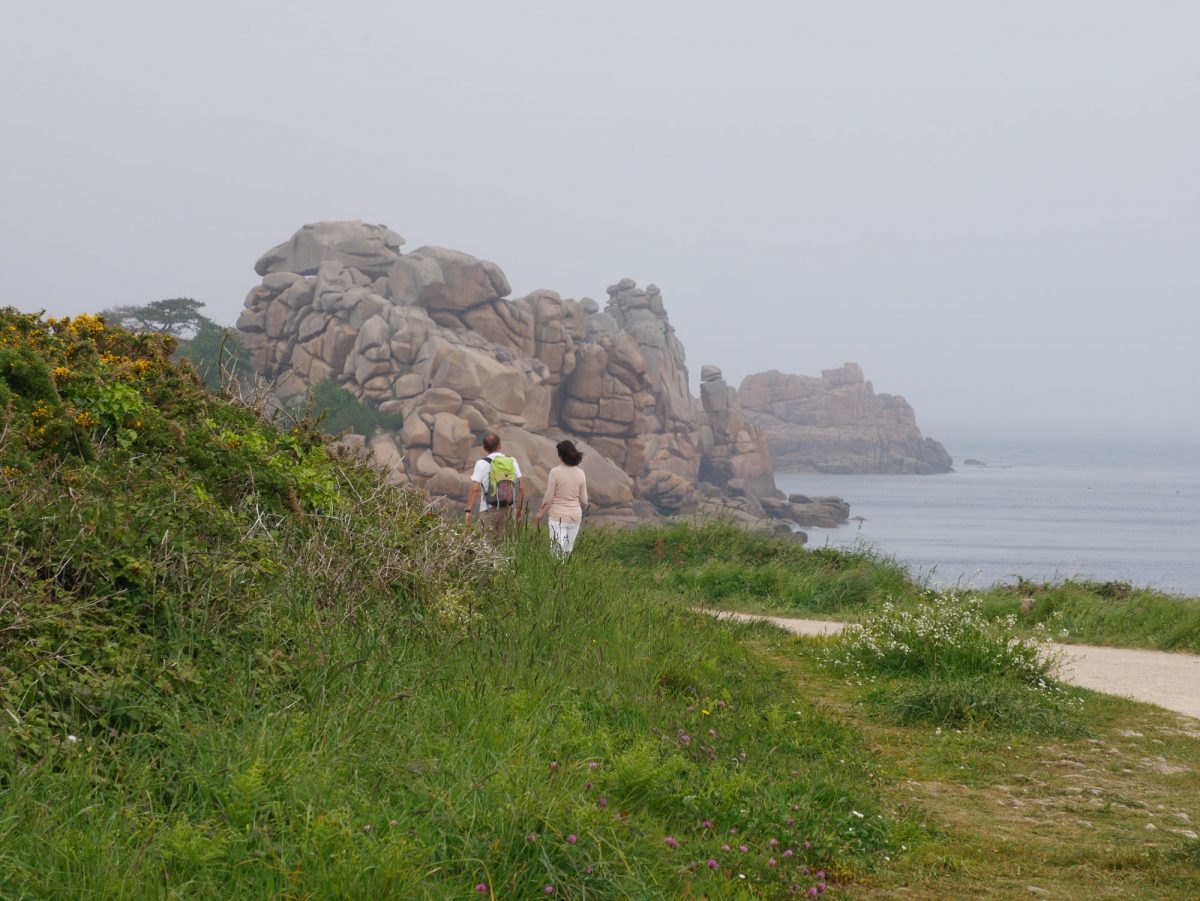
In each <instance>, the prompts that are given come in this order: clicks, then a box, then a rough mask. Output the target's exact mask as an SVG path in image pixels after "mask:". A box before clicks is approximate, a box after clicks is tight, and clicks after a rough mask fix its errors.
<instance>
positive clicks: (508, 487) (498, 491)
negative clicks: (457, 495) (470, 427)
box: [464, 432, 521, 536]
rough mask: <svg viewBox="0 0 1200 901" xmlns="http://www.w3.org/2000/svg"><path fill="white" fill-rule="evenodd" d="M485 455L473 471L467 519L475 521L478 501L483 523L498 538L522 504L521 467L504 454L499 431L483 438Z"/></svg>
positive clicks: (489, 433) (468, 496) (477, 462)
mask: <svg viewBox="0 0 1200 901" xmlns="http://www.w3.org/2000/svg"><path fill="white" fill-rule="evenodd" d="M483 453H484V455H483V457H482V458H481V459H480V460H477V461H476V463H475V469H474V470H473V471H472V472H471V490H470V491H469V492H468V493H467V510H466V516H465V517H464V519H465V521H466V522H468V523H469V522H471V516H472V514H473V513H474V512H475V505H476V499H478V504H479V521H480V523H481V524H482V525H483V528H484V529H485V530H486V531H487V532H488V533H489V534H491V535H492V536H497V535H499V534H500V533H501V532H502V531H503V530H504V526H505V524H506V523H507V522H508V521H509V520H511V519H512V517H513V513H514V512H515V511H516V510H517V508H518V507H520V505H521V465H520V464H519V463H517V461H516V459H515V458H513V457H510V456H508V455H507V454H502V453H500V436H499V435H497V434H496V433H495V432H488V433H487V434H486V435H484V436H483Z"/></svg>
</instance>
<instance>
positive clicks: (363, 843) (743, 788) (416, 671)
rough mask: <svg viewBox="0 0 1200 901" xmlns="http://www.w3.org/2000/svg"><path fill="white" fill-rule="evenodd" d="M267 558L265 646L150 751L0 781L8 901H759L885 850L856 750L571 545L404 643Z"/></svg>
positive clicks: (323, 567)
mask: <svg viewBox="0 0 1200 901" xmlns="http://www.w3.org/2000/svg"><path fill="white" fill-rule="evenodd" d="M332 534H337V532H336V530H334V532H333V533H332ZM328 538H329V535H328V534H327V535H326V539H327V540H328ZM598 544H599V543H597V545H598ZM281 550H286V552H287V553H288V554H289V555H291V556H290V565H289V566H288V567H287V568H286V569H283V570H281V572H280V573H279V577H278V581H277V582H275V584H274V588H273V591H272V594H271V596H270V597H269V598H268V599H266V602H265V603H264V607H263V611H264V612H263V614H262V615H263V619H264V621H263V622H262V623H260V627H259V630H258V631H257V633H256V634H257V635H258V636H260V637H259V638H256V640H255V641H254V642H252V643H247V644H246V645H245V646H244V647H241V648H238V649H235V648H234V647H230V649H229V653H228V655H227V657H226V658H225V659H223V660H222V661H221V662H220V663H219V664H215V665H213V666H212V668H211V669H209V670H207V671H206V672H204V673H203V683H204V688H203V690H202V691H201V692H200V693H199V694H198V695H197V696H195V697H194V698H193V699H192V700H191V701H190V702H187V703H180V704H178V705H177V706H175V707H174V708H173V709H172V712H171V713H170V714H169V715H166V716H164V717H162V718H161V720H160V723H159V725H158V727H157V728H156V729H154V731H152V732H140V733H131V734H125V735H121V736H119V737H112V738H107V739H106V738H104V737H102V736H89V737H88V738H87V739H86V740H82V741H79V742H72V743H66V744H64V745H62V747H61V749H60V751H59V752H57V753H56V754H54V755H52V756H47V757H44V758H42V759H40V760H36V761H35V760H30V759H25V758H21V757H17V756H8V757H6V758H5V760H4V761H3V764H2V767H0V778H2V779H3V780H4V784H5V786H6V788H7V791H6V792H5V795H4V798H3V800H2V801H0V890H2V892H3V893H5V894H11V895H16V896H31V897H43V896H48V895H56V894H57V895H69V896H87V897H138V896H142V895H144V894H146V893H147V892H157V891H160V890H161V891H164V892H165V893H167V894H172V895H180V896H187V897H229V896H235V897H240V896H247V895H249V896H274V895H280V894H285V895H286V894H292V895H302V896H306V897H389V896H390V897H462V896H466V895H469V894H471V893H472V892H474V889H475V887H476V886H478V885H482V886H484V887H485V890H484V893H483V894H484V895H488V894H490V895H491V896H494V897H503V898H511V897H530V896H532V895H535V894H542V893H544V892H545V890H546V887H547V886H551V887H553V889H554V891H555V893H556V894H560V895H566V896H568V897H579V896H582V895H584V894H585V893H586V894H587V895H588V896H591V897H612V898H626V897H662V896H677V895H688V894H710V895H715V896H725V895H728V894H731V893H733V892H736V891H738V890H740V889H739V888H738V887H739V886H746V885H751V886H757V888H754V889H753V891H754V892H755V893H762V894H766V895H773V894H776V893H785V892H786V891H787V890H788V888H789V887H790V886H791V885H792V884H797V885H800V886H801V888H807V887H808V886H809V885H815V884H816V881H815V877H813V876H812V875H811V874H812V873H813V872H815V871H816V870H818V869H820V868H825V869H828V870H829V872H830V873H831V874H832V873H833V872H835V871H836V872H840V873H845V872H846V871H847V870H848V869H849V868H864V867H870V866H871V865H872V861H874V860H875V859H876V856H877V855H879V854H881V853H883V852H885V851H887V850H888V849H892V848H894V847H896V846H897V843H898V842H899V841H901V840H905V839H906V837H907V836H908V830H909V828H910V827H909V825H908V823H907V822H906V821H904V820H903V819H897V818H896V817H895V816H894V815H893V814H892V813H890V812H889V811H887V810H881V809H879V808H878V806H877V801H876V800H875V797H874V792H873V791H872V790H871V789H870V780H871V779H872V778H873V776H872V773H871V770H870V768H869V765H868V764H866V763H864V762H863V761H864V760H865V755H863V753H862V749H861V748H860V747H859V746H858V743H857V738H856V736H855V735H854V734H853V733H852V732H851V731H849V730H848V729H846V728H845V727H844V726H842V725H840V724H838V722H837V721H836V720H833V719H831V718H829V717H827V716H826V715H824V714H822V713H821V712H820V711H819V710H818V709H816V708H814V707H813V706H812V705H811V704H808V703H806V702H805V701H804V700H803V699H801V698H797V697H795V696H794V695H792V694H791V693H790V692H788V691H780V690H779V689H778V688H776V685H777V684H778V683H777V676H776V674H775V673H773V672H772V671H771V669H770V667H769V666H768V665H767V664H765V663H763V662H762V661H761V660H760V659H759V658H756V657H755V656H754V655H752V654H751V653H750V652H748V651H747V650H746V649H745V647H744V646H743V645H741V644H739V642H738V641H737V639H736V636H735V635H733V634H731V632H730V631H729V630H728V629H727V628H725V627H722V626H719V625H717V624H715V623H711V622H709V621H708V620H707V619H705V618H702V617H697V616H695V615H694V614H691V613H689V612H687V611H686V610H684V609H682V608H680V607H679V606H676V605H670V604H664V603H662V601H661V598H660V597H659V596H658V595H657V594H655V593H653V592H650V591H646V590H645V589H643V588H639V586H638V585H637V584H631V583H630V582H629V580H627V579H623V578H622V573H623V570H622V568H621V567H620V565H619V564H616V563H614V562H613V561H611V560H610V559H609V558H608V557H607V555H606V554H604V553H603V551H602V549H601V548H600V547H598V546H594V547H593V548H590V549H589V548H588V546H587V542H586V540H585V541H583V542H581V546H580V548H579V549H578V550H577V552H576V555H575V556H574V557H573V558H572V559H571V561H570V562H568V563H567V564H566V565H561V564H558V563H557V562H556V561H554V560H553V558H552V557H551V556H550V555H549V553H548V551H547V549H546V547H545V541H544V537H543V536H535V535H532V534H520V535H517V536H515V537H514V538H513V539H512V541H511V543H510V545H509V548H508V554H509V555H510V556H511V561H510V562H509V563H508V564H506V565H505V566H504V568H503V570H502V572H501V574H500V575H499V578H498V580H497V581H496V582H495V583H494V585H493V587H492V588H491V589H490V590H488V591H487V592H485V593H483V594H482V595H480V597H479V600H478V601H477V602H476V603H474V604H472V605H471V606H470V607H468V608H463V609H461V610H458V611H456V613H455V615H454V616H452V617H451V618H449V619H446V618H442V619H441V620H438V618H437V617H436V616H434V617H433V618H432V619H430V618H428V617H427V618H426V621H425V622H424V624H422V622H421V621H420V618H419V617H418V618H417V620H416V621H414V609H413V608H412V607H411V605H407V604H405V603H400V602H399V601H400V600H401V596H398V595H397V594H396V593H395V578H396V577H397V576H402V574H398V573H392V575H391V578H389V579H377V578H374V577H373V572H372V570H371V569H369V568H366V569H363V568H360V567H361V566H362V564H363V562H364V550H363V549H362V548H354V547H349V546H345V545H331V544H329V543H320V542H318V541H316V540H314V539H313V538H312V536H309V539H308V540H307V541H306V542H303V543H292V544H289V545H287V546H286V548H281ZM314 572H319V573H321V574H322V575H321V576H320V577H319V578H315V577H314V575H313V574H314ZM354 573H357V579H355V578H354V575H353V574H354ZM339 584H340V585H342V588H341V589H340V590H338V591H333V590H331V586H333V585H339ZM431 609H432V608H431ZM180 628H184V625H183V623H182V622H181V623H180ZM261 636H269V639H268V641H266V642H265V643H263V642H262V640H261ZM710 730H711V731H710ZM706 821H707V822H709V823H711V825H705V823H706ZM731 830H736V833H735V834H736V838H734V837H732V836H731V834H730V831H731ZM772 839H774V840H775V841H776V842H778V844H777V845H772V844H771V843H770V842H771V840H772ZM907 840H911V839H910V838H909V839H907ZM723 845H728V846H729V850H728V851H726V850H723V849H722V846H723ZM741 845H744V846H745V847H746V850H745V851H741V850H739V846H741ZM785 851H788V852H790V853H789V854H788V855H787V856H786V857H785V856H784V852H785ZM709 861H712V862H713V866H712V867H711V868H710V865H709ZM804 867H807V868H808V871H809V874H808V875H806V874H805V873H804V872H803V871H802V868H804ZM743 876H744V877H745V879H743V878H742V877H743Z"/></svg>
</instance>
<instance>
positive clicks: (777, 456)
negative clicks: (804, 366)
mask: <svg viewBox="0 0 1200 901" xmlns="http://www.w3.org/2000/svg"><path fill="white" fill-rule="evenodd" d="M738 395H739V397H740V399H741V405H742V409H743V410H744V411H745V417H746V421H747V422H750V423H752V424H754V425H756V426H759V427H761V428H762V429H763V431H764V432H765V433H766V436H767V440H768V441H769V442H770V447H771V457H772V460H773V462H774V464H775V466H776V467H778V468H779V469H780V470H782V471H787V472H830V473H872V472H878V473H918V474H928V473H937V472H949V471H950V469H951V466H952V464H953V462H954V461H953V460H952V459H951V457H950V454H948V453H947V452H946V449H945V448H944V447H943V446H942V445H941V444H940V443H939V442H937V441H934V440H933V439H932V438H926V437H924V436H923V435H922V434H921V430H920V429H919V428H918V427H917V418H916V414H915V413H914V412H913V408H912V407H911V406H909V404H908V401H906V400H905V399H904V398H903V397H900V396H899V395H893V394H876V393H875V388H874V386H873V385H872V384H871V383H870V382H868V381H867V380H866V379H865V378H864V376H863V371H862V369H861V368H860V367H859V365H858V364H857V363H846V364H845V365H844V366H842V367H840V368H838V369H826V370H823V371H822V372H821V376H820V378H815V377H813V376H807V375H791V374H788V373H783V372H778V371H776V370H771V371H770V372H760V373H756V374H754V375H748V376H746V378H744V379H743V380H742V384H741V387H740V388H739V389H738Z"/></svg>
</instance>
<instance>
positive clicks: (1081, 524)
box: [775, 437, 1200, 597]
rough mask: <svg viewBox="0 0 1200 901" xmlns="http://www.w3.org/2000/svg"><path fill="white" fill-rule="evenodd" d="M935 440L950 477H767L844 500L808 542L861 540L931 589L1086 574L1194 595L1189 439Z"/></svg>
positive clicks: (1196, 498)
mask: <svg viewBox="0 0 1200 901" xmlns="http://www.w3.org/2000/svg"><path fill="white" fill-rule="evenodd" d="M943 443H944V444H945V445H946V449H947V450H948V451H950V453H951V455H952V456H953V457H954V472H950V473H944V474H941V475H927V476H914V475H827V474H823V473H778V472H777V473H776V474H775V483H776V485H778V487H779V488H780V489H781V490H783V491H785V492H787V493H788V494H807V495H837V496H840V497H843V498H845V499H846V500H847V501H849V502H850V516H851V520H850V522H849V523H848V524H846V525H843V526H841V527H840V528H837V529H814V528H805V529H804V531H805V532H807V533H808V536H809V540H808V546H809V547H822V546H829V547H839V548H854V547H860V546H866V547H870V548H873V549H874V550H876V551H878V552H880V553H883V554H885V555H887V556H890V557H894V558H895V559H897V560H899V561H901V562H903V563H905V564H907V566H908V568H909V570H910V572H912V574H913V575H914V576H915V577H916V578H918V579H923V580H925V581H926V582H927V583H928V584H930V585H934V586H947V585H959V586H963V587H977V588H985V587H987V586H989V585H994V584H998V583H1012V582H1015V581H1016V580H1017V578H1018V577H1021V578H1024V579H1027V580H1031V581H1038V582H1040V581H1062V580H1065V579H1090V580H1096V581H1102V582H1107V581H1119V582H1128V583H1130V584H1132V585H1134V586H1137V587H1141V588H1156V589H1159V590H1162V591H1167V592H1170V593H1174V594H1181V595H1186V596H1189V597H1200V441H1198V442H1195V443H1191V444H1188V443H1179V444H1158V445H1134V444H1122V443H1117V442H1112V441H1096V440H1074V441H1071V442H1063V443H1059V444H1054V443H1033V442H1028V441H1019V440H1011V439H998V438H978V437H974V438H964V439H961V440H958V441H953V442H952V441H943ZM968 459H974V460H978V461H980V462H982V463H983V464H985V465H969V464H967V463H966V462H965V461H966V460H968Z"/></svg>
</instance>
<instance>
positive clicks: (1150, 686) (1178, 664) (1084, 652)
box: [707, 610, 1200, 719]
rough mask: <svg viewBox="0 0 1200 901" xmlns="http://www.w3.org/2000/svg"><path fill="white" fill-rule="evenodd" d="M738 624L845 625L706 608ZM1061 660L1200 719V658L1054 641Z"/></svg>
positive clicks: (805, 628) (1078, 681)
mask: <svg viewBox="0 0 1200 901" xmlns="http://www.w3.org/2000/svg"><path fill="white" fill-rule="evenodd" d="M707 612H709V613H713V614H714V615H716V616H717V617H719V618H721V619H732V620H737V621H739V622H755V621H759V620H765V621H766V622H770V623H774V624H775V625H777V626H779V627H780V628H782V629H787V630H788V631H789V632H795V633H796V634H797V635H833V634H835V633H837V632H840V631H842V629H843V628H844V627H845V623H839V622H832V621H829V620H821V619H790V618H788V617H784V616H757V615H754V614H750V613H730V612H726V611H711V610H710V611H707ZM1051 649H1052V651H1053V652H1054V653H1056V654H1057V655H1058V656H1059V658H1060V659H1061V660H1062V661H1063V664H1062V669H1061V671H1060V676H1061V677H1062V679H1063V681H1064V682H1069V683H1070V684H1072V685H1078V686H1080V687H1082V688H1090V689H1092V690H1093V691H1102V692H1104V693H1105V694H1110V695H1120V696H1122V697H1126V698H1133V699H1134V700H1136V701H1145V702H1146V703H1148V704H1157V705H1158V706H1159V707H1165V708H1166V709H1167V710H1174V711H1175V712H1176V713H1182V714H1185V715H1187V716H1193V717H1196V718H1197V719H1200V656H1198V655H1196V654H1175V653H1168V652H1165V651H1143V650H1137V649H1133V648H1102V647H1097V646H1095V645H1089V644H1053V645H1051Z"/></svg>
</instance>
